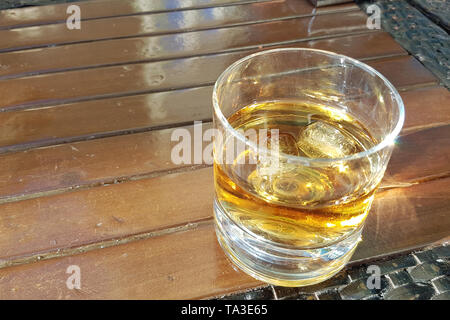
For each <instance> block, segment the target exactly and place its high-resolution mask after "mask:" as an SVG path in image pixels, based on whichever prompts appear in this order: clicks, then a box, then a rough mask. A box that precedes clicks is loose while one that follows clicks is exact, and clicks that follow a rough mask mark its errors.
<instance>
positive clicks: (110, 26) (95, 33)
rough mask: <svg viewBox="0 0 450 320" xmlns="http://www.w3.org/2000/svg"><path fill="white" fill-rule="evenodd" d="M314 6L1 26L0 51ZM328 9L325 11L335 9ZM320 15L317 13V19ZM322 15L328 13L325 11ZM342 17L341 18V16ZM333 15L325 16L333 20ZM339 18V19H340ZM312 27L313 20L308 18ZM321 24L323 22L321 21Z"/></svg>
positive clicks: (286, 13)
mask: <svg viewBox="0 0 450 320" xmlns="http://www.w3.org/2000/svg"><path fill="white" fill-rule="evenodd" d="M313 10H314V9H313V8H312V7H311V5H310V4H308V3H306V2H304V1H296V0H287V1H271V2H262V3H256V4H247V5H239V6H225V7H216V8H206V9H198V10H186V11H178V12H167V13H158V14H148V15H138V16H122V17H114V18H105V19H98V20H88V21H82V26H81V29H79V30H70V29H68V28H67V26H66V24H65V23H60V24H51V25H42V26H38V27H25V28H17V29H12V30H0V52H1V51H11V50H18V49H24V48H37V47H43V46H48V45H61V44H70V43H78V42H87V41H98V40H102V39H114V38H127V37H135V36H150V35H157V34H168V33H179V32H186V31H191V30H202V29H212V28H217V27H220V26H227V25H228V26H229V25H239V24H241V25H242V24H244V25H245V24H253V23H256V22H258V21H264V20H276V19H286V18H293V17H302V16H307V15H309V16H311V12H313ZM334 11H336V10H333V9H329V10H325V12H324V13H326V12H334ZM339 15H340V16H342V17H345V19H347V20H348V21H346V23H345V24H341V28H342V26H345V27H344V28H342V29H345V30H347V31H352V29H353V27H352V26H353V25H354V24H355V23H356V22H357V21H364V23H365V20H366V17H365V14H364V13H363V12H361V11H359V10H353V12H348V13H339ZM319 17H321V15H317V19H319ZM325 17H328V15H326V16H325ZM342 17H341V18H340V19H342ZM336 19H337V18H336V17H328V18H327V19H326V20H327V21H329V22H332V21H334V20H336ZM340 19H338V20H340ZM321 20H322V19H321ZM311 25H312V26H313V27H314V30H317V27H315V26H314V25H315V23H313V22H311ZM321 25H322V26H323V27H325V26H326V24H325V22H322V23H321Z"/></svg>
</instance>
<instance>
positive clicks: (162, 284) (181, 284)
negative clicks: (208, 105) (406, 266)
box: [0, 179, 450, 299]
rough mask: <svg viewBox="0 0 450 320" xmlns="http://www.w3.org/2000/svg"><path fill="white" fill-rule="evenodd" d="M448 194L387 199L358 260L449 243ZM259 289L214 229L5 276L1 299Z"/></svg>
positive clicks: (413, 192)
mask: <svg viewBox="0 0 450 320" xmlns="http://www.w3.org/2000/svg"><path fill="white" fill-rule="evenodd" d="M195 187H196V186H195V185H193V188H195ZM449 190H450V179H443V180H437V181H433V182H428V183H425V184H419V185H417V186H412V187H409V188H398V189H393V190H388V191H385V192H383V193H381V194H380V195H379V196H378V197H377V199H376V200H375V203H374V208H373V210H372V211H371V213H370V215H369V218H368V221H367V222H366V227H365V230H364V233H363V238H364V241H363V242H362V243H361V244H360V245H359V247H358V249H357V252H356V253H355V255H354V257H353V261H355V260H363V259H367V258H370V257H374V256H377V255H381V254H389V253H395V252H398V251H402V250H405V249H407V248H415V247H416V246H417V240H418V238H419V239H420V240H421V243H422V244H425V243H431V242H433V241H437V240H439V239H441V238H443V237H445V236H447V235H448V233H447V231H448V229H449V227H450V225H449V220H448V219H445V217H446V215H448V214H449V209H448V208H449V207H450V191H449ZM199 196H200V197H204V196H205V195H204V194H202V193H200V194H198V196H197V197H199ZM210 197H211V195H208V198H210ZM208 203H209V204H210V205H211V201H210V199H208ZM210 210H212V207H210ZM386 221H389V225H386ZM406 226H408V227H406ZM374 244H377V245H374ZM44 259H45V258H44ZM70 265H78V266H79V267H80V269H81V274H82V279H83V280H82V281H83V282H82V289H81V290H68V289H67V287H66V284H65V282H66V279H67V274H66V269H67V267H68V266H70ZM130 270H133V272H130ZM259 285H262V283H260V282H258V281H256V280H254V279H252V278H250V277H249V276H247V275H245V274H243V273H242V272H240V271H235V270H234V269H233V268H232V266H231V264H230V263H229V262H228V261H227V260H226V258H225V256H224V254H223V251H222V250H221V248H220V247H219V245H218V243H217V240H216V238H215V234H214V229H213V225H212V223H209V222H206V223H202V224H200V225H199V226H196V227H195V228H194V229H192V230H189V231H183V232H177V233H172V234H167V235H162V236H158V237H150V238H148V239H146V240H140V241H132V242H129V243H127V244H123V245H119V246H112V247H108V248H104V249H98V250H92V251H88V252H86V253H81V254H74V255H70V256H67V257H61V258H56V259H51V260H47V261H40V262H36V263H33V264H25V265H21V266H16V267H9V268H3V269H0V298H1V299H7V298H8V299H18V298H20V299H26V298H47V299H48V298H52V299H70V298H72V299H88V298H91V299H92V298H97V299H124V298H127V299H183V298H205V297H210V296H217V295H220V294H224V293H227V292H231V291H236V290H242V289H245V288H251V287H255V286H259Z"/></svg>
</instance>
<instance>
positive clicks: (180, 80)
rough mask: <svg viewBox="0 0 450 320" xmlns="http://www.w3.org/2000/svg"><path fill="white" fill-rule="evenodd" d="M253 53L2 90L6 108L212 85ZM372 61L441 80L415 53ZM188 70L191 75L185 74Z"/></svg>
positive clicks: (88, 73)
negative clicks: (232, 65) (427, 68)
mask: <svg viewBox="0 0 450 320" xmlns="http://www.w3.org/2000/svg"><path fill="white" fill-rule="evenodd" d="M253 52H254V51H253ZM248 53H249V52H245V53H243V52H236V53H228V54H224V55H211V56H202V57H195V58H185V59H175V60H169V61H161V62H150V63H140V64H131V65H124V66H114V67H105V68H102V69H101V70H98V69H88V70H78V71H70V72H66V73H54V74H46V75H39V76H32V77H26V78H19V79H9V80H0V95H1V96H2V97H3V99H2V102H1V107H0V111H7V110H15V109H23V108H31V107H33V106H42V105H45V106H48V105H51V104H55V103H68V102H75V101H84V100H89V99H98V98H108V97H115V96H123V95H132V94H139V93H147V92H158V91H169V90H174V89H182V88H192V87H198V86H206V85H212V84H214V82H215V80H216V79H217V77H218V76H219V75H220V74H221V73H222V72H223V71H224V70H225V69H226V68H227V67H228V66H229V65H230V64H231V63H233V62H235V61H236V60H237V59H239V58H242V57H244V56H246V55H247V54H248ZM368 64H369V65H371V66H373V67H374V68H376V69H378V70H379V71H380V72H381V73H388V72H393V71H395V73H394V75H393V77H392V78H391V81H392V82H393V84H394V85H396V86H400V87H402V86H414V85H417V84H420V83H437V80H436V79H435V78H434V76H433V75H432V74H431V73H430V72H429V71H428V70H426V69H425V68H424V67H423V66H422V65H421V64H420V63H419V62H418V61H417V60H415V59H414V58H413V57H408V56H406V57H397V58H391V59H386V60H383V61H370V62H368ZM408 72H409V75H408ZM186 74H188V75H189V77H185V75H186ZM411 74H414V76H413V77H412V76H411ZM111 79H114V80H115V81H111ZM10 92H14V95H11V94H8V93H10Z"/></svg>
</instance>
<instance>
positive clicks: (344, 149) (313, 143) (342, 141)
mask: <svg viewBox="0 0 450 320" xmlns="http://www.w3.org/2000/svg"><path fill="white" fill-rule="evenodd" d="M297 147H298V148H299V149H300V151H302V152H303V153H304V154H306V155H307V156H308V157H310V158H342V157H345V156H348V155H351V154H353V153H356V152H357V145H356V143H355V142H354V141H353V140H352V139H351V138H350V137H348V136H347V135H345V134H344V133H342V132H341V131H340V130H339V129H338V128H336V127H333V126H331V125H329V124H327V123H325V122H322V121H316V122H314V123H312V124H310V125H308V126H307V127H306V128H305V130H303V131H302V133H301V134H300V137H299V139H298V141H297Z"/></svg>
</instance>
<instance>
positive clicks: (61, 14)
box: [0, 0, 350, 30]
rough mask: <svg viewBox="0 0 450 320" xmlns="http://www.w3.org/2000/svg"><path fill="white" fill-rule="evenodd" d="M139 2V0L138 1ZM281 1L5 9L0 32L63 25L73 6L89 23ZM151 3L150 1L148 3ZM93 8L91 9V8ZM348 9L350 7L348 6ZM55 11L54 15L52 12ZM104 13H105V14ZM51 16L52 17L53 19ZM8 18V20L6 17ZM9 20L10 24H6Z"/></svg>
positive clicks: (1, 13)
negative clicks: (16, 18) (127, 9)
mask: <svg viewBox="0 0 450 320" xmlns="http://www.w3.org/2000/svg"><path fill="white" fill-rule="evenodd" d="M138 1H139V0H138ZM280 1H282V0H241V1H230V2H226V1H223V2H221V1H218V2H217V3H216V4H211V2H209V3H206V4H205V5H197V6H191V7H178V8H171V9H163V8H160V9H156V10H150V11H135V12H133V11H132V10H130V12H128V13H127V12H124V10H123V9H124V8H120V10H119V9H117V10H116V11H117V13H112V12H111V13H106V12H107V11H108V10H111V5H112V6H113V7H114V3H111V1H95V0H94V1H92V0H91V1H89V2H87V1H86V2H81V3H64V4H55V5H46V6H39V7H32V8H30V7H24V8H14V9H6V10H0V30H3V29H8V30H10V29H17V28H24V27H33V26H43V25H49V24H59V23H65V22H66V20H67V17H68V14H67V12H66V10H67V7H68V6H70V5H72V4H75V5H78V6H79V7H80V11H81V12H82V13H83V14H82V15H81V21H89V20H98V19H109V18H116V17H129V16H137V15H146V14H157V13H168V12H178V11H186V10H197V9H206V8H217V7H227V6H236V5H244V4H257V3H263V2H280ZM101 2H103V6H102V7H101V8H100V5H101ZM115 2H116V3H119V7H120V5H121V4H120V2H125V1H124V0H117V1H115ZM126 2H128V4H131V5H132V4H133V3H135V2H137V1H136V0H127V1H126ZM149 2H151V1H149ZM182 3H183V1H180V4H182ZM89 7H91V8H89ZM92 7H93V8H92ZM349 7H350V6H349ZM95 10H100V12H101V13H99V14H97V15H96V14H92V11H95ZM35 11H42V12H43V13H44V14H48V15H49V16H50V17H48V18H47V21H46V20H43V18H40V17H41V16H42V15H41V14H39V13H38V14H36V12H35ZM55 11H57V13H56V15H57V16H55V14H54V12H55ZM105 11H106V12H105ZM86 13H87V18H86ZM52 14H53V15H54V16H53V17H51V16H52ZM18 15H19V16H25V17H26V19H28V21H30V22H20V23H17V22H13V21H14V19H13V18H11V16H18ZM36 15H38V16H39V17H36V18H34V17H33V16H36ZM2 16H3V21H2V19H1V18H2ZM6 16H9V19H8V18H7V17H6ZM5 20H6V21H7V22H5ZM8 20H9V23H10V24H7V23H8Z"/></svg>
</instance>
